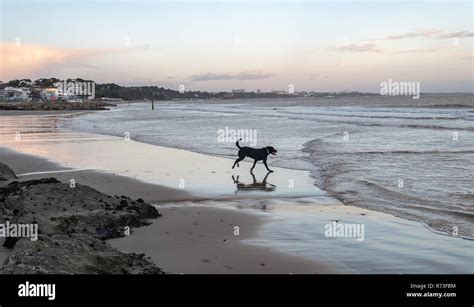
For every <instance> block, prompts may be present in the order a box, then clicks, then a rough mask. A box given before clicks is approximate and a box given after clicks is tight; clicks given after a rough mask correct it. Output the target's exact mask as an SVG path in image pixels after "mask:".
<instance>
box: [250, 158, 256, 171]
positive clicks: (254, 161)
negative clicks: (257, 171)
mask: <svg viewBox="0 0 474 307" xmlns="http://www.w3.org/2000/svg"><path fill="white" fill-rule="evenodd" d="M255 164H257V160H253V166H252V168H251V169H250V172H252V171H253V169H254V168H255Z"/></svg>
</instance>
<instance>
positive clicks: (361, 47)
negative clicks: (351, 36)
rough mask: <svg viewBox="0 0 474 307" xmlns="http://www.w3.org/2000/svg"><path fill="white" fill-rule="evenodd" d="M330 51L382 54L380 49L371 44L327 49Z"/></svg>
mask: <svg viewBox="0 0 474 307" xmlns="http://www.w3.org/2000/svg"><path fill="white" fill-rule="evenodd" d="M329 50H332V51H338V52H354V53H360V52H382V49H380V48H378V47H377V45H376V44H372V43H362V44H349V45H344V46H339V47H333V48H329Z"/></svg>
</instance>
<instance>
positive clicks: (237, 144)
mask: <svg viewBox="0 0 474 307" xmlns="http://www.w3.org/2000/svg"><path fill="white" fill-rule="evenodd" d="M240 141H242V139H239V140H238V141H237V142H235V146H237V147H238V148H239V149H241V148H242V147H240V145H239V142H240Z"/></svg>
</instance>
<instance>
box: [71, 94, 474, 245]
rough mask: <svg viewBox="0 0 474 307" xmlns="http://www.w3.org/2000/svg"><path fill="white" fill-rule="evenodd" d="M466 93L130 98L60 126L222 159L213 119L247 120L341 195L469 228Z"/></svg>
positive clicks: (470, 154) (473, 112) (471, 169)
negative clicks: (137, 101) (183, 99)
mask: <svg viewBox="0 0 474 307" xmlns="http://www.w3.org/2000/svg"><path fill="white" fill-rule="evenodd" d="M472 97H473V96H472V95H466V94H464V95H463V94H450V95H449V94H442V95H441V94H440V95H422V97H421V99H419V100H413V99H411V98H398V97H377V96H376V97H354V98H347V97H346V98H337V99H318V100H315V99H293V100H286V99H279V100H271V99H264V100H263V99H262V100H258V99H254V100H233V101H219V100H216V101H197V102H163V103H156V109H155V111H154V112H151V111H150V106H149V105H148V104H132V105H131V106H128V105H121V106H119V107H117V108H115V109H113V110H111V111H110V112H101V113H95V114H91V115H86V116H82V117H77V118H75V119H73V120H71V121H67V122H65V123H64V125H63V127H66V128H68V129H73V130H77V131H85V132H97V133H103V134H109V135H116V136H123V135H124V134H125V133H128V134H129V135H130V137H131V138H132V139H133V140H137V141H140V142H146V143H150V144H157V145H161V146H167V147H172V148H182V149H186V150H191V151H195V152H200V153H205V154H212V155H216V156H222V157H228V158H231V159H234V158H235V156H236V152H237V148H236V147H235V145H234V142H233V141H229V142H226V143H221V142H219V141H218V139H217V136H218V131H219V129H225V128H226V127H228V128H230V129H255V131H256V133H257V141H258V142H257V145H256V147H263V146H267V145H272V146H274V147H276V148H277V149H278V155H277V156H271V157H270V158H269V164H270V165H276V166H280V167H285V168H290V169H300V170H308V171H310V172H311V173H312V175H313V177H314V182H315V184H317V185H318V186H319V187H321V188H322V189H324V190H326V191H328V192H330V193H331V194H332V195H334V196H335V197H337V198H338V199H340V200H342V201H344V202H345V203H347V204H352V205H355V206H359V207H363V208H369V209H372V210H378V211H382V212H387V213H391V214H394V215H397V216H400V217H404V218H407V219H412V220H415V221H420V222H422V223H425V224H426V225H429V226H430V227H431V228H432V229H433V230H435V231H441V232H443V233H445V234H454V233H456V231H457V233H458V235H459V236H462V237H465V238H474V188H473V186H472V182H473V181H474V103H473V100H472ZM351 105H356V106H351ZM242 145H246V143H245V142H243V143H242ZM258 168H263V166H262V165H258V166H257V169H258Z"/></svg>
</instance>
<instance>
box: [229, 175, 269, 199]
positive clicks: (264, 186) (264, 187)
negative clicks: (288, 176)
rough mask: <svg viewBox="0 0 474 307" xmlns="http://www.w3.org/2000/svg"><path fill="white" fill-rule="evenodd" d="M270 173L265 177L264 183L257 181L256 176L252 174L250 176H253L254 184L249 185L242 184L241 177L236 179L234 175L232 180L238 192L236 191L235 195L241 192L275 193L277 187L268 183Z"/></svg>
mask: <svg viewBox="0 0 474 307" xmlns="http://www.w3.org/2000/svg"><path fill="white" fill-rule="evenodd" d="M270 173H271V172H268V173H267V174H266V175H265V177H264V178H263V181H261V182H258V181H257V179H255V175H254V174H253V173H252V172H251V173H250V174H251V175H252V178H253V182H252V183H248V184H246V183H243V182H240V181H239V175H237V177H234V175H232V180H233V181H234V183H235V185H236V187H237V190H235V192H234V193H235V194H237V193H238V192H241V191H243V192H245V191H264V192H273V191H275V189H276V186H275V185H273V184H271V183H268V182H267V178H268V175H270Z"/></svg>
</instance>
